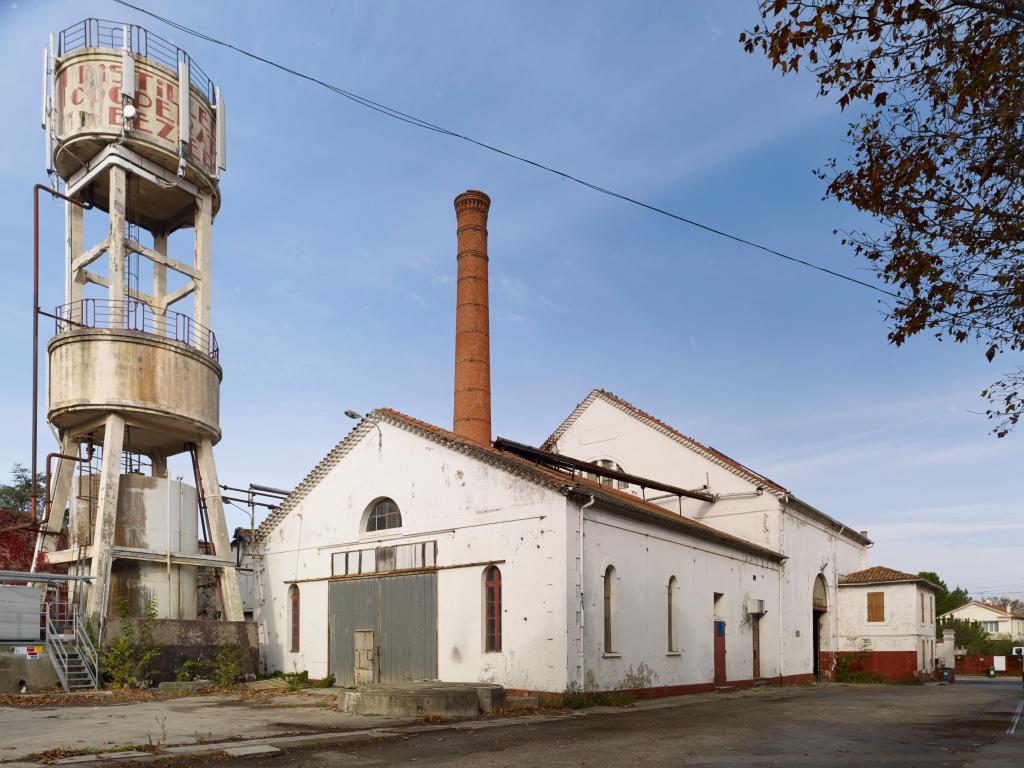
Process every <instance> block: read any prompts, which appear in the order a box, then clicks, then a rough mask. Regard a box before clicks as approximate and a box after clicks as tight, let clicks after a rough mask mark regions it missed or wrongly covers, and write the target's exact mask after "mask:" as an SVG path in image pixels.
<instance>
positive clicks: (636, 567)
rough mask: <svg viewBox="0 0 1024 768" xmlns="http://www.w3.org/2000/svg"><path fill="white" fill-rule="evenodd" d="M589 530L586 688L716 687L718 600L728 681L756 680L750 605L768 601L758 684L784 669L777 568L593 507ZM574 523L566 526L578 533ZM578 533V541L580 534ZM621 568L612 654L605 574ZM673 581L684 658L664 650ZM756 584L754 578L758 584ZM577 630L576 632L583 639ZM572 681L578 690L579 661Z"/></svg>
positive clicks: (572, 517) (574, 519) (574, 520)
mask: <svg viewBox="0 0 1024 768" xmlns="http://www.w3.org/2000/svg"><path fill="white" fill-rule="evenodd" d="M585 515H586V519H585V522H584V531H585V544H584V584H583V596H584V601H583V602H584V605H585V613H584V622H585V631H584V647H585V675H584V677H585V679H584V684H585V685H586V687H588V688H596V689H605V690H606V689H621V688H643V687H653V686H675V685H693V684H706V683H711V682H712V681H713V679H714V655H713V649H714V640H713V633H714V619H715V613H714V593H715V592H722V593H723V594H724V596H723V598H722V601H721V606H720V614H721V615H720V618H722V619H724V620H725V621H726V668H727V675H728V679H729V680H750V679H751V678H752V676H753V661H752V651H753V645H752V636H751V629H750V619H749V616H747V615H746V613H745V610H744V609H745V605H746V599H747V598H760V599H763V600H764V601H765V607H766V611H767V613H766V614H765V615H764V616H763V617H762V618H761V625H760V626H761V670H760V672H761V676H762V677H775V676H777V675H778V674H779V665H778V661H777V660H778V631H777V626H778V621H779V605H778V576H779V572H778V570H777V565H776V564H775V563H772V562H771V561H765V560H762V559H760V558H757V557H755V556H752V555H749V556H748V555H744V554H741V553H738V552H735V551H732V550H729V549H727V548H725V547H721V546H719V545H715V544H710V543H707V542H703V541H700V540H698V539H693V538H691V537H689V536H686V535H685V534H681V533H676V532H673V531H669V530H665V529H662V528H660V527H655V526H650V525H646V524H644V523H640V522H634V521H630V520H628V519H624V518H622V517H621V516H619V515H615V514H613V513H609V512H607V511H602V510H601V509H600V507H597V506H595V507H591V508H590V509H588V510H586V512H585ZM577 520H578V518H577V517H576V515H575V514H570V525H571V526H572V528H573V529H574V533H575V530H578V528H577V526H578V523H577ZM574 533H573V534H572V535H574ZM608 565H613V566H614V567H615V571H616V576H617V580H616V583H615V591H614V600H613V603H614V608H613V614H614V619H613V625H614V638H615V644H614V648H613V651H614V653H613V654H608V653H606V649H605V648H604V583H603V578H604V573H605V569H606V568H607V566H608ZM671 576H675V577H676V579H677V580H678V585H679V589H678V592H677V594H676V599H677V605H676V626H677V648H678V654H677V655H672V654H670V653H669V652H668V625H667V623H668V618H667V611H668V600H667V587H668V582H669V578H670V577H671ZM754 577H756V580H755V578H754ZM576 621H577V625H576V627H570V633H572V634H573V636H574V637H575V638H578V637H579V630H578V614H576ZM571 668H573V669H574V670H575V674H574V675H573V678H574V679H576V681H577V682H579V679H578V675H579V671H578V666H577V662H576V660H575V659H573V660H572V667H571Z"/></svg>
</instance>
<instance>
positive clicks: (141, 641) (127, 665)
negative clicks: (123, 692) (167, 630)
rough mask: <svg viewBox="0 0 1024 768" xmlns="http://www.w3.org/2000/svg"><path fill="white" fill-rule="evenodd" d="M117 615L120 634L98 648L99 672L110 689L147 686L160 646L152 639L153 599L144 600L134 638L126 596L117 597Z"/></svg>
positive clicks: (154, 603)
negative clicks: (104, 646)
mask: <svg viewBox="0 0 1024 768" xmlns="http://www.w3.org/2000/svg"><path fill="white" fill-rule="evenodd" d="M117 616H118V618H119V619H120V620H121V634H120V635H119V636H118V637H117V638H116V639H115V640H114V641H113V642H112V643H110V644H109V645H108V646H107V647H106V648H104V649H102V650H101V651H100V672H101V674H102V675H103V677H104V679H105V680H106V681H107V682H108V683H109V684H110V686H111V687H112V688H148V687H149V686H150V685H151V684H152V682H153V675H154V674H155V673H156V669H155V668H154V664H155V663H156V660H157V659H158V658H159V656H160V646H158V645H157V644H156V643H154V642H153V625H154V624H155V623H156V598H152V597H151V598H149V599H148V600H147V601H146V605H145V607H144V608H143V610H142V626H141V627H140V629H139V635H138V637H136V636H135V625H134V623H133V622H132V619H131V610H130V608H129V603H128V598H126V597H120V598H118V600H117Z"/></svg>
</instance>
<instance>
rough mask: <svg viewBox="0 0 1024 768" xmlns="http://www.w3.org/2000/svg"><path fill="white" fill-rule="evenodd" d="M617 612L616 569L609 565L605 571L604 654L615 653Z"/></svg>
mask: <svg viewBox="0 0 1024 768" xmlns="http://www.w3.org/2000/svg"><path fill="white" fill-rule="evenodd" d="M614 612H615V568H614V566H611V565H609V566H608V567H607V568H605V569H604V652H605V653H614V652H615V633H614Z"/></svg>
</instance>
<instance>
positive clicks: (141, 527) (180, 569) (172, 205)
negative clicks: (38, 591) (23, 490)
mask: <svg viewBox="0 0 1024 768" xmlns="http://www.w3.org/2000/svg"><path fill="white" fill-rule="evenodd" d="M42 90H43V114H42V124H43V128H44V131H45V134H46V164H47V171H48V172H50V173H51V174H53V175H55V176H57V177H59V178H60V180H62V182H63V184H64V188H63V194H60V195H59V196H60V197H62V198H64V200H65V201H66V204H65V247H64V259H63V270H64V277H65V290H64V298H63V301H62V302H61V303H60V306H58V307H57V308H56V310H55V311H54V312H53V313H52V314H51V313H49V312H44V311H42V310H41V308H40V307H39V302H38V298H36V299H35V300H34V303H35V305H36V306H35V310H36V319H38V317H39V315H40V314H41V315H45V316H49V317H52V318H53V319H54V322H55V328H54V330H55V334H54V336H53V338H52V339H51V340H50V341H49V344H48V347H47V354H48V367H47V370H48V381H47V399H46V407H47V411H46V413H47V419H48V421H49V422H50V424H51V425H52V426H53V427H54V428H55V429H56V431H57V433H58V435H59V438H60V441H61V445H60V450H59V451H56V452H54V453H53V454H51V455H50V456H49V457H48V458H47V462H46V470H47V477H46V481H47V485H46V488H47V490H46V498H45V500H44V504H43V507H44V512H43V514H42V515H41V516H40V519H39V527H40V545H39V546H40V547H41V548H43V549H44V550H45V551H46V554H47V559H48V561H49V562H50V563H52V564H58V565H59V564H67V565H68V566H69V568H70V570H71V572H72V573H76V572H77V573H82V574H88V575H89V576H91V579H92V581H91V585H90V586H89V587H88V588H87V590H86V592H85V593H84V594H81V593H80V594H79V595H78V598H79V599H80V600H82V605H83V607H84V609H85V613H86V614H87V615H88V616H89V617H91V618H92V619H93V620H94V623H95V620H96V619H102V617H105V616H108V615H111V614H112V613H114V611H115V606H116V603H117V600H118V598H121V597H124V598H127V599H128V601H129V605H130V606H131V610H132V612H133V613H134V614H135V615H138V614H139V613H140V612H141V611H142V608H143V606H144V605H145V603H146V601H147V600H149V599H151V598H153V599H155V600H156V604H157V613H158V616H159V617H161V618H169V619H192V618H195V617H196V569H197V568H200V567H213V568H215V569H216V572H217V574H218V588H219V590H218V591H219V595H220V604H221V605H220V607H221V615H222V617H223V618H225V619H228V620H231V621H241V620H242V607H241V601H240V598H239V590H238V583H237V579H236V574H235V562H234V559H233V558H232V556H231V549H230V543H229V537H228V531H227V525H226V522H225V518H224V508H223V499H222V498H221V489H220V484H219V482H218V478H217V469H216V465H215V462H214V457H213V446H214V445H215V444H216V443H217V442H218V441H219V440H220V437H221V430H220V424H219V416H220V382H221V378H222V375H223V372H222V369H221V365H220V349H219V347H218V345H217V340H216V337H215V335H214V333H213V331H212V330H211V329H210V325H211V320H210V317H211V308H212V286H211V281H210V276H211V260H212V255H213V254H212V225H213V217H214V215H215V214H216V213H217V211H218V209H219V208H220V188H219V176H220V173H221V171H222V170H224V168H225V167H226V162H225V112H224V102H223V100H222V98H221V96H220V91H219V89H218V88H217V87H216V86H214V85H213V83H212V82H211V81H210V79H209V78H208V77H207V76H206V75H205V73H203V71H202V70H201V69H200V67H199V65H198V64H197V63H196V62H195V61H194V60H193V59H192V58H191V57H190V56H189V55H188V54H187V53H186V52H185V51H183V50H181V49H179V48H177V47H176V46H174V45H173V44H171V43H168V42H167V41H164V40H162V39H161V38H159V37H157V36H156V35H153V34H152V33H150V32H148V31H147V30H145V29H144V28H142V27H138V26H134V25H128V24H120V23H115V22H108V21H103V20H97V19H87V20H86V21H83V22H80V23H79V24H76V25H74V26H72V27H69V28H68V29H65V30H64V31H63V32H60V33H59V34H58V35H56V36H54V37H51V39H50V45H49V47H48V48H47V49H46V50H45V51H44V77H43V88H42ZM44 191H50V190H44ZM51 192H52V191H51ZM37 193H38V190H37ZM87 209H95V210H96V211H97V213H96V214H90V216H94V217H96V218H97V219H98V214H99V212H102V214H104V215H105V217H106V222H105V225H106V226H105V232H106V234H105V236H104V237H102V239H100V240H99V241H98V242H93V243H87V242H86V241H85V235H86V216H85V211H86V210H87ZM189 229H190V230H192V233H193V235H194V237H192V238H190V240H191V242H188V243H187V244H186V243H185V241H183V240H181V238H178V237H176V238H174V242H173V247H171V245H169V238H170V237H171V235H172V234H173V233H175V232H178V231H180V230H189ZM143 234H146V235H148V237H146V238H145V239H146V242H145V243H144V242H143V237H142V236H143ZM182 246H184V248H185V249H187V256H186V257H185V258H182V254H180V253H179V254H175V253H174V251H175V250H179V249H181V248H182ZM44 263H45V260H44ZM183 303H185V304H190V305H191V306H190V307H182V306H181V305H182V304H183ZM185 453H188V454H189V457H190V459H191V466H192V469H193V475H194V485H188V484H186V483H184V482H182V478H180V477H179V478H178V479H177V480H172V479H171V478H170V477H169V475H168V471H167V460H168V458H169V457H172V456H175V455H178V454H185ZM201 538H202V539H203V540H205V541H206V542H207V544H206V545H202V546H201V542H200V539H201Z"/></svg>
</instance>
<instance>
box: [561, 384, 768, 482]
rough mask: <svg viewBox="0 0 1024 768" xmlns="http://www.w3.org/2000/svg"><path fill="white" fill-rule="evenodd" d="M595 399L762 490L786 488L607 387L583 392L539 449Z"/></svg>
mask: <svg viewBox="0 0 1024 768" xmlns="http://www.w3.org/2000/svg"><path fill="white" fill-rule="evenodd" d="M599 398H600V399H601V400H604V401H605V402H606V403H609V404H611V405H613V406H615V407H616V408H618V409H619V410H620V411H624V412H626V413H628V414H630V415H631V416H633V417H634V418H636V419H638V420H639V421H641V422H643V423H644V424H646V425H647V426H649V427H652V428H653V429H655V430H657V431H658V432H661V433H662V434H663V435H666V436H668V437H670V438H672V439H673V440H675V441H676V442H678V443H682V444H683V445H685V446H686V447H687V448H690V449H691V450H693V451H696V452H697V453H699V454H700V455H701V456H703V457H704V458H706V459H707V460H708V461H711V462H713V463H715V464H718V465H719V466H720V467H724V468H725V469H727V470H729V471H730V472H732V473H733V474H736V475H739V476H740V477H742V478H743V479H744V480H747V481H748V482H751V483H753V484H754V485H760V486H762V487H764V488H765V490H767V491H770V492H772V493H774V494H775V495H776V496H783V495H785V494H786V493H787V491H786V489H785V488H783V487H782V486H781V485H779V484H778V483H776V482H775V481H773V480H769V479H768V478H767V477H765V476H764V475H762V474H759V473H758V472H755V471H754V470H752V469H750V467H746V466H744V465H743V464H740V463H739V462H738V461H736V460H735V459H731V458H729V457H728V456H726V455H725V454H724V453H722V452H721V451H717V450H715V449H714V448H712V447H711V446H708V445H704V444H703V443H701V442H698V441H697V440H694V439H693V438H692V437H690V436H689V435H684V434H683V433H682V432H680V431H679V430H677V429H676V428H675V427H672V426H669V425H668V424H666V423H665V422H663V421H662V420H661V419H658V418H656V417H654V416H652V415H651V414H649V413H647V412H646V411H644V410H642V409H640V408H637V407H636V406H635V405H633V404H632V403H629V402H626V401H625V400H623V399H622V398H621V397H619V396H618V395H614V394H612V393H611V392H608V391H607V390H604V389H595V390H593V391H592V392H591V393H590V394H589V395H587V396H586V398H584V399H583V402H581V403H580V404H579V405H577V406H576V408H575V409H574V410H573V412H572V413H570V414H569V416H568V417H567V418H566V420H565V421H563V422H562V423H561V424H560V425H559V426H558V429H556V430H555V431H554V432H552V433H551V436H550V437H549V438H548V439H547V440H545V441H544V444H543V445H542V446H541V448H543V449H544V450H546V451H550V450H552V449H553V447H554V445H555V443H557V442H558V439H559V438H560V437H561V436H562V435H564V434H565V432H566V430H567V429H569V427H571V426H572V424H573V423H574V422H575V421H576V419H578V418H579V417H580V415H581V414H582V413H583V412H584V411H585V410H587V408H589V407H590V405H591V404H592V403H593V402H594V401H595V400H597V399H599Z"/></svg>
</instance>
